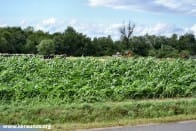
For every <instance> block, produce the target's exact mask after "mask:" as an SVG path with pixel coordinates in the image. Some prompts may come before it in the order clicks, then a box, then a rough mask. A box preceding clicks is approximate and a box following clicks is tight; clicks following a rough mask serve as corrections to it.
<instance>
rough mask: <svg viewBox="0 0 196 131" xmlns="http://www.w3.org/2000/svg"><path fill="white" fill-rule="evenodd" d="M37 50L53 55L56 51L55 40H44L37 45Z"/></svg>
mask: <svg viewBox="0 0 196 131" xmlns="http://www.w3.org/2000/svg"><path fill="white" fill-rule="evenodd" d="M37 50H38V52H39V54H41V55H51V54H54V53H55V44H54V41H53V40H50V39H48V40H42V41H41V42H40V44H39V45H38V46H37Z"/></svg>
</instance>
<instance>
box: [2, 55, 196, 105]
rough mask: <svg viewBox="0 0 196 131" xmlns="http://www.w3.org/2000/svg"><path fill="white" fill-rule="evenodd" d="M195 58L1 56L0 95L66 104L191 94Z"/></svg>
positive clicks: (193, 92)
mask: <svg viewBox="0 0 196 131" xmlns="http://www.w3.org/2000/svg"><path fill="white" fill-rule="evenodd" d="M195 69H196V61H194V60H182V59H163V60H159V59H155V58H129V59H126V58H124V59H123V58H105V59H104V58H91V57H90V58H88V57H87V58H85V57H84V58H83V57H81V58H68V59H60V58H55V59H53V60H43V59H42V58H39V57H28V56H24V57H22V56H21V57H17V56H16V57H9V58H5V57H0V99H1V100H8V101H9V100H23V99H26V98H40V99H47V98H57V99H59V100H60V99H61V100H64V101H65V102H67V103H72V102H76V103H80V102H100V101H122V100H126V99H142V98H173V97H191V96H196V86H195V85H196V84H195V82H196V70H195Z"/></svg>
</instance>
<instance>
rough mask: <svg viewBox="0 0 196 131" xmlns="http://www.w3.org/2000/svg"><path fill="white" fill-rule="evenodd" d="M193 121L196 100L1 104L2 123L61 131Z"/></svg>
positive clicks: (30, 100)
mask: <svg viewBox="0 0 196 131" xmlns="http://www.w3.org/2000/svg"><path fill="white" fill-rule="evenodd" d="M190 119H196V98H176V99H162V100H158V99H155V100H129V101H122V102H102V103H72V104H70V103H63V101H55V100H52V99H51V100H48V101H47V100H45V101H43V100H40V101H38V100H33V99H26V100H23V101H13V102H11V103H5V102H3V101H1V102H0V123H1V124H28V125H29V124H51V125H52V128H53V130H59V131H60V130H76V129H86V128H97V127H108V126H124V125H135V124H145V123H152V122H153V123H154V122H169V121H178V120H190Z"/></svg>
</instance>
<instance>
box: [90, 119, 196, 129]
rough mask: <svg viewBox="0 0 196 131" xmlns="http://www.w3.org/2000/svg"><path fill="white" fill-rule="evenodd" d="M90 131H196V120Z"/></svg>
mask: <svg viewBox="0 0 196 131" xmlns="http://www.w3.org/2000/svg"><path fill="white" fill-rule="evenodd" d="M88 131H196V120H195V121H184V122H176V123H167V124H154V125H153V124H151V125H140V126H130V127H113V128H105V129H104V128H103V129H91V130H88Z"/></svg>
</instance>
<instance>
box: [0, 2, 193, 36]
mask: <svg viewBox="0 0 196 131" xmlns="http://www.w3.org/2000/svg"><path fill="white" fill-rule="evenodd" d="M0 5H1V8H0V27H2V26H22V27H26V26H34V27H35V29H42V30H44V31H49V32H57V31H64V29H65V28H66V27H67V26H68V25H70V26H73V27H74V28H75V29H76V30H77V31H79V32H82V33H85V34H87V35H89V36H91V37H95V36H97V37H99V36H107V35H112V37H113V38H115V39H118V38H119V34H118V29H119V26H121V24H122V23H123V22H127V21H129V20H131V21H132V22H134V23H135V24H136V30H135V35H144V34H146V33H149V34H156V35H167V36H168V35H171V34H172V33H177V34H183V33H185V32H193V33H195V34H196V0H15V1H14V0H1V1H0Z"/></svg>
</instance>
